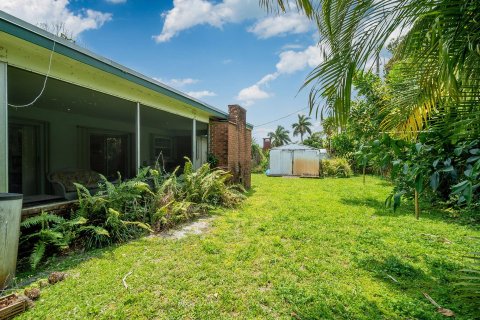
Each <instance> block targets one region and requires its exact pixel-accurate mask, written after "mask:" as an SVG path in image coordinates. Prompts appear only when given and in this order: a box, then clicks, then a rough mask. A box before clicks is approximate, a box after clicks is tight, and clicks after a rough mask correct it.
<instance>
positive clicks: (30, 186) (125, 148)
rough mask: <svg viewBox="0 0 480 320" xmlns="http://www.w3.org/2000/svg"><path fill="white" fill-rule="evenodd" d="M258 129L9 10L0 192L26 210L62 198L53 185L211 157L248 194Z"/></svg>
mask: <svg viewBox="0 0 480 320" xmlns="http://www.w3.org/2000/svg"><path fill="white" fill-rule="evenodd" d="M251 130H252V126H251V125H249V124H247V123H246V111H245V109H243V108H241V107H240V106H238V105H231V106H229V112H228V113H227V112H224V111H222V110H220V109H217V108H215V107H213V106H210V105H208V104H206V103H204V102H202V101H199V100H197V99H195V98H192V97H190V96H188V95H187V94H185V93H183V92H180V91H178V90H175V89H173V88H170V87H168V86H167V85H165V84H163V83H161V82H158V81H156V80H154V79H151V78H148V77H146V76H144V75H142V74H140V73H138V72H136V71H134V70H131V69H129V68H126V67H124V66H122V65H120V64H118V63H115V62H113V61H111V60H108V59H106V58H104V57H101V56H99V55H97V54H95V53H92V52H90V51H88V50H86V49H84V48H82V47H80V46H78V45H76V44H74V43H72V42H71V41H68V40H66V39H63V38H60V37H57V36H55V35H53V34H51V33H49V32H46V31H44V30H42V29H40V28H38V27H36V26H34V25H31V24H29V23H27V22H25V21H23V20H20V19H18V18H15V17H13V16H11V15H9V14H7V13H5V12H2V11H0V132H1V134H0V192H17V193H23V195H24V203H25V204H28V203H29V202H31V203H35V202H37V203H38V202H41V201H48V200H54V199H58V196H59V195H58V192H57V191H58V190H56V189H55V188H54V183H52V182H55V181H53V180H62V179H74V178H75V175H77V176H78V177H79V179H85V176H87V178H88V175H89V174H90V173H91V172H98V173H101V174H103V175H105V176H106V177H107V178H109V179H116V177H117V172H120V174H121V175H122V177H123V178H130V177H132V176H134V175H135V174H136V173H137V171H138V170H139V168H140V167H143V166H150V165H153V164H155V163H156V162H157V161H160V162H161V163H163V164H164V166H165V168H166V169H167V170H172V169H173V168H175V167H176V166H178V165H182V164H183V163H184V157H185V156H187V157H189V158H190V159H192V162H193V164H194V166H195V167H199V166H200V165H201V164H203V163H205V162H206V161H207V157H208V155H209V154H213V155H214V156H215V157H216V158H217V159H218V166H220V167H224V168H226V169H228V170H230V171H232V173H233V175H234V180H235V181H237V182H239V183H243V184H244V185H245V186H246V187H249V185H250V153H251V151H250V150H251ZM66 172H67V173H68V174H67V175H65V173H66ZM72 176H73V178H72Z"/></svg>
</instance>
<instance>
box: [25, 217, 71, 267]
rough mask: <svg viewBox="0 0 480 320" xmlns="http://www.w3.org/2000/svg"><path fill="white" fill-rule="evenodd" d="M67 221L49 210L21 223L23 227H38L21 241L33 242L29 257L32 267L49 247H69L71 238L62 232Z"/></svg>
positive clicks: (35, 265) (26, 228) (29, 228)
mask: <svg viewBox="0 0 480 320" xmlns="http://www.w3.org/2000/svg"><path fill="white" fill-rule="evenodd" d="M65 223H66V221H65V219H64V218H62V217H60V216H57V215H54V214H50V213H47V212H42V213H41V214H40V215H38V216H34V217H30V218H27V219H25V220H24V221H23V222H22V223H21V225H20V226H21V228H22V229H25V230H31V229H36V230H35V231H34V232H31V233H28V234H25V235H23V236H22V239H21V243H25V242H30V243H33V251H32V253H31V254H30V258H29V261H30V266H31V267H32V269H36V267H37V266H38V264H39V263H40V261H41V260H42V259H43V257H44V256H45V252H46V251H47V249H49V248H52V249H63V250H64V249H67V248H68V247H69V242H70V240H71V238H70V237H68V236H65V233H63V232H62V229H63V228H64V224H65Z"/></svg>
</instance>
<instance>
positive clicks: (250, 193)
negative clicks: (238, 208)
mask: <svg viewBox="0 0 480 320" xmlns="http://www.w3.org/2000/svg"><path fill="white" fill-rule="evenodd" d="M257 189H258V187H257V186H251V187H250V189H247V192H246V193H245V195H246V196H247V197H248V198H250V197H251V196H253V195H254V194H255V193H256V192H257Z"/></svg>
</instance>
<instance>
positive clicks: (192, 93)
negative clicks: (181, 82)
mask: <svg viewBox="0 0 480 320" xmlns="http://www.w3.org/2000/svg"><path fill="white" fill-rule="evenodd" d="M187 94H188V95H189V96H192V97H194V98H196V99H201V98H203V97H215V96H216V95H217V94H216V93H215V92H212V91H208V90H203V91H190V92H187Z"/></svg>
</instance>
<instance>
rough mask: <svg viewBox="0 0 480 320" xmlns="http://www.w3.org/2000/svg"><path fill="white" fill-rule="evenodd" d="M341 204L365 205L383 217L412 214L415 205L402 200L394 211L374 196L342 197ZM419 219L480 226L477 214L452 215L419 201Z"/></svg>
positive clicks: (464, 212) (466, 212) (472, 226)
mask: <svg viewBox="0 0 480 320" xmlns="http://www.w3.org/2000/svg"><path fill="white" fill-rule="evenodd" d="M340 201H341V202H342V203H343V204H345V205H348V206H355V207H357V206H360V207H363V206H366V207H368V208H372V209H374V210H375V212H374V215H376V216H383V217H399V216H414V215H415V207H414V205H413V203H412V201H411V200H407V201H403V202H402V204H401V206H400V208H398V209H397V210H396V211H395V212H394V211H393V209H391V208H387V207H385V202H384V201H380V200H378V199H375V198H362V199H358V198H356V199H351V198H343V199H341V200H340ZM420 219H429V220H435V221H442V222H446V223H452V224H458V225H462V226H467V227H470V228H472V229H476V230H478V229H479V228H480V218H479V215H478V214H475V213H474V212H469V211H467V210H465V211H462V215H460V216H457V217H454V216H452V213H451V212H449V211H448V210H446V209H440V208H435V207H433V206H431V205H430V204H428V203H425V202H421V203H420Z"/></svg>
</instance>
